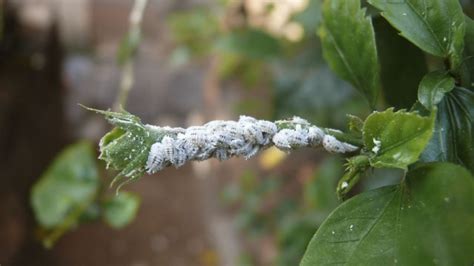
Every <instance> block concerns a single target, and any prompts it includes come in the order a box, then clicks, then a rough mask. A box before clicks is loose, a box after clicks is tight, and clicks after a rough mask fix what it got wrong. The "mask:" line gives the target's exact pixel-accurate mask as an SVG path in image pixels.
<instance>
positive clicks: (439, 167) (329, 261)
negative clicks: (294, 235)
mask: <svg viewBox="0 0 474 266" xmlns="http://www.w3.org/2000/svg"><path fill="white" fill-rule="evenodd" d="M472 202H474V179H473V178H472V176H471V175H470V174H469V172H468V171H466V170H465V169H464V168H462V167H460V166H456V165H453V164H449V163H433V164H427V165H423V166H421V167H418V168H416V169H414V170H412V171H410V172H409V173H408V176H407V177H406V179H405V181H404V182H403V183H402V184H401V185H396V186H388V187H383V188H380V189H376V190H372V191H369V192H365V193H362V194H360V195H357V196H355V197H353V198H351V199H350V200H348V201H347V202H345V203H343V204H342V205H341V206H339V207H338V208H337V209H336V210H335V211H334V212H333V213H332V214H331V215H330V216H329V217H328V219H327V220H326V221H325V222H324V223H323V225H322V226H321V227H320V228H319V229H318V231H317V232H316V234H315V235H314V237H313V239H312V240H311V242H310V244H309V246H308V248H307V250H306V253H305V256H304V257H303V260H302V262H301V264H300V265H301V266H313V265H334V264H338V265H339V264H340V265H397V264H398V265H436V264H438V265H470V264H471V263H472V262H473V261H474V253H473V252H472V250H474V227H472V226H471V225H472V224H473V223H474V207H473V205H472ZM460 221H462V222H460Z"/></svg>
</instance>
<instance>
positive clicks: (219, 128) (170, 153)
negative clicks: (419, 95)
mask: <svg viewBox="0 0 474 266" xmlns="http://www.w3.org/2000/svg"><path fill="white" fill-rule="evenodd" d="M288 123H290V124H293V127H294V128H293V129H291V128H285V129H281V130H279V131H278V127H277V125H276V124H275V123H273V122H270V121H266V120H257V119H255V118H253V117H250V116H240V118H239V121H237V122H236V121H223V120H215V121H211V122H209V123H207V124H205V125H203V126H192V127H189V128H187V129H181V128H178V129H176V130H174V129H172V128H162V129H169V130H168V131H166V132H168V133H170V135H169V136H168V135H167V136H164V137H163V138H162V139H161V140H160V141H159V142H157V143H154V144H153V145H152V146H151V148H150V153H149V155H148V160H147V163H146V169H147V172H148V173H155V172H158V171H160V170H162V169H163V168H165V167H167V166H169V165H173V166H175V167H180V166H182V165H184V164H185V163H186V162H187V161H190V160H198V161H200V160H207V159H209V158H211V157H214V158H217V159H219V160H221V161H222V160H227V159H229V158H231V157H233V156H242V157H244V158H245V159H249V158H251V157H253V156H255V155H256V154H257V153H258V152H259V151H260V150H261V149H264V148H266V147H268V146H269V145H272V144H274V145H275V146H276V147H277V148H279V149H281V150H284V151H289V150H292V149H295V148H300V147H318V146H321V144H322V145H323V147H324V148H325V149H326V150H327V151H329V152H335V153H345V152H351V151H355V150H357V149H358V147H356V146H353V145H351V144H348V143H344V142H341V141H338V140H337V139H336V138H335V137H333V136H330V135H325V134H324V132H323V130H321V129H320V128H318V127H316V126H311V124H310V123H309V122H308V121H306V120H305V119H302V118H300V117H293V118H292V120H290V121H288Z"/></svg>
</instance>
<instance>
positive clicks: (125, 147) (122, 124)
mask: <svg viewBox="0 0 474 266" xmlns="http://www.w3.org/2000/svg"><path fill="white" fill-rule="evenodd" d="M83 107H84V108H86V109H87V110H90V111H93V112H96V113H99V114H102V115H104V116H105V119H107V121H108V122H109V123H111V124H112V125H114V126H116V128H114V129H113V130H111V131H110V132H109V133H107V134H106V135H105V136H104V137H102V139H101V140H100V143H99V148H100V155H99V159H101V160H104V161H105V162H106V163H107V168H109V167H111V168H112V169H115V170H119V171H120V172H119V173H118V174H117V176H116V177H115V178H114V180H113V182H112V185H113V184H115V183H117V182H121V183H120V184H119V186H118V188H120V187H121V186H122V185H124V184H126V183H128V182H131V181H134V180H136V179H138V178H140V177H141V176H143V175H144V174H145V172H146V169H145V165H146V161H147V159H148V153H149V151H150V147H151V145H153V143H155V142H156V141H158V140H159V139H161V138H162V137H163V135H164V133H163V132H162V131H160V128H156V127H153V126H149V125H144V124H143V123H142V122H141V120H140V118H138V117H137V116H134V115H132V114H130V113H128V112H126V111H125V110H122V112H120V113H118V112H110V111H102V110H97V109H92V108H88V107H85V106H83ZM123 178H126V180H125V181H121V180H122V179H123Z"/></svg>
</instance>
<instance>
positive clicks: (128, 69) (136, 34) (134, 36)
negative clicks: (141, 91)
mask: <svg viewBox="0 0 474 266" xmlns="http://www.w3.org/2000/svg"><path fill="white" fill-rule="evenodd" d="M147 2H148V0H135V2H134V5H133V8H132V11H131V12H130V17H129V23H130V29H129V32H128V36H127V39H126V40H125V41H126V42H127V43H125V45H127V46H128V49H129V52H128V53H127V55H126V57H125V58H124V62H123V63H122V69H121V71H122V76H121V80H120V91H119V93H118V95H117V99H116V101H115V104H114V110H117V111H118V110H120V109H121V108H125V105H126V103H127V99H128V95H129V93H130V90H131V89H132V87H133V84H134V72H133V71H134V64H133V59H134V55H135V51H136V49H137V48H138V43H139V39H140V35H141V25H142V20H143V13H144V11H145V7H146V4H147ZM121 48H123V47H121Z"/></svg>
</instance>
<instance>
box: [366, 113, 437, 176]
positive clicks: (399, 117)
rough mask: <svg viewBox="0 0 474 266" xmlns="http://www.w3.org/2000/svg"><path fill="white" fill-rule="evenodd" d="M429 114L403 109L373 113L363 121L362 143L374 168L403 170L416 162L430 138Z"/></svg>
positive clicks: (431, 119) (431, 126)
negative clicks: (423, 114)
mask: <svg viewBox="0 0 474 266" xmlns="http://www.w3.org/2000/svg"><path fill="white" fill-rule="evenodd" d="M433 127H434V119H433V118H432V117H422V116H420V115H418V114H416V113H409V112H405V111H403V110H402V111H398V112H394V111H393V109H392V108H390V109H387V110H386V111H384V112H374V113H372V114H371V115H370V116H369V117H368V118H367V120H366V121H365V124H364V143H365V146H366V148H367V149H368V150H369V151H371V152H372V156H371V157H370V164H371V165H372V166H373V167H394V168H401V169H406V168H407V166H408V165H410V164H412V163H414V162H416V161H417V160H418V157H419V156H420V154H421V153H422V152H423V150H424V149H425V147H426V145H427V144H428V141H429V140H430V138H431V135H432V133H433Z"/></svg>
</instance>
